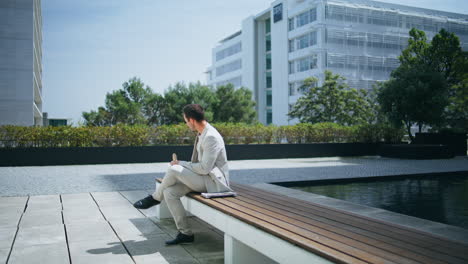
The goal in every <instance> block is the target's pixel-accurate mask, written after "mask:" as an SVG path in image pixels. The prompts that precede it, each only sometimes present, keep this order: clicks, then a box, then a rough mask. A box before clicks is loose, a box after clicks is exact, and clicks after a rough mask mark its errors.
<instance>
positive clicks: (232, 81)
mask: <svg viewBox="0 0 468 264" xmlns="http://www.w3.org/2000/svg"><path fill="white" fill-rule="evenodd" d="M229 83H230V84H232V85H233V86H234V87H235V88H237V87H241V86H242V76H239V77H235V78H232V79H229V80H226V81H222V82H218V83H216V87H219V86H224V85H227V84H229Z"/></svg>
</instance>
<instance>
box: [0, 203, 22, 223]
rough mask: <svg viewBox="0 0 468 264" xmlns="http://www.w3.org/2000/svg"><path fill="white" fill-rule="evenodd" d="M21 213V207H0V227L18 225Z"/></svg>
mask: <svg viewBox="0 0 468 264" xmlns="http://www.w3.org/2000/svg"><path fill="white" fill-rule="evenodd" d="M22 215H23V209H20V208H12V207H8V208H7V209H0V228H6V227H16V226H18V224H19V221H20V219H21V216H22Z"/></svg>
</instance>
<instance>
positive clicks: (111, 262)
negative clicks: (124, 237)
mask: <svg viewBox="0 0 468 264" xmlns="http://www.w3.org/2000/svg"><path fill="white" fill-rule="evenodd" d="M69 248H70V257H71V262H72V263H73V264H81V263H82V264H89V263H99V264H121V263H122V264H134V262H133V260H132V258H131V257H130V256H129V255H128V253H127V251H126V250H125V248H124V247H123V245H122V243H121V242H120V240H118V239H115V240H110V241H109V240H108V241H105V240H87V241H80V242H70V243H69Z"/></svg>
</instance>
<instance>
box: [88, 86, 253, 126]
mask: <svg viewBox="0 0 468 264" xmlns="http://www.w3.org/2000/svg"><path fill="white" fill-rule="evenodd" d="M187 104H200V105H201V106H202V107H203V108H204V109H205V118H206V119H207V120H209V121H214V122H246V123H251V122H254V121H255V118H256V112H255V109H254V106H255V102H254V101H253V100H252V92H250V91H249V90H248V89H246V88H240V89H237V90H236V89H234V87H233V86H232V85H227V86H221V87H218V89H217V90H213V89H212V88H210V87H209V86H206V85H202V84H201V83H200V82H196V83H189V84H188V85H186V84H184V83H183V82H178V83H176V84H175V85H174V86H170V87H169V88H168V89H167V90H166V92H165V93H164V95H160V94H158V93H153V92H152V90H151V88H150V87H148V86H146V87H145V85H144V83H143V82H141V80H140V79H138V78H136V77H134V78H132V79H130V80H129V81H128V82H125V83H123V85H122V89H119V90H116V91H113V92H111V93H107V95H106V100H105V106H104V107H102V106H101V107H99V108H98V110H97V111H90V112H89V113H88V112H83V118H84V119H85V124H86V125H88V126H112V125H116V124H120V123H124V124H130V125H135V124H147V125H151V126H159V125H169V124H178V123H181V122H183V121H184V119H183V116H182V109H183V107H184V106H185V105H187Z"/></svg>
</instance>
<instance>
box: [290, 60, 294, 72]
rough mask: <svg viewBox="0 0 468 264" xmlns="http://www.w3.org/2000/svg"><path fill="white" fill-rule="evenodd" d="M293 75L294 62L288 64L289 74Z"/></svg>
mask: <svg viewBox="0 0 468 264" xmlns="http://www.w3.org/2000/svg"><path fill="white" fill-rule="evenodd" d="M293 73H294V61H290V62H289V74H293Z"/></svg>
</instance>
